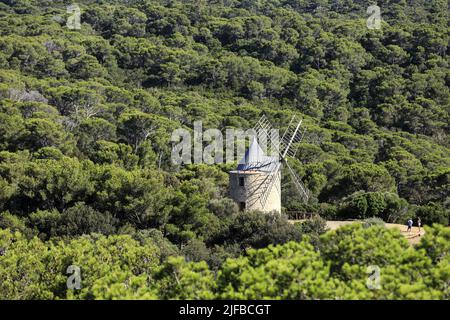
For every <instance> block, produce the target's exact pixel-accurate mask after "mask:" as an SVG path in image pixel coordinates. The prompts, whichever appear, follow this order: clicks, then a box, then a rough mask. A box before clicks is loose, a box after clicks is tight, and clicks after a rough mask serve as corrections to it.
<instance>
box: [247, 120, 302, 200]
mask: <svg viewBox="0 0 450 320" xmlns="http://www.w3.org/2000/svg"><path fill="white" fill-rule="evenodd" d="M301 125H302V120H301V119H300V120H299V121H297V119H296V117H295V115H294V116H293V117H292V118H291V120H290V121H289V124H288V126H287V129H286V130H285V132H284V134H283V136H282V138H281V140H280V141H279V142H275V141H274V140H273V139H272V137H271V136H269V132H270V131H271V130H272V129H273V128H272V125H271V124H270V122H269V120H268V119H267V118H266V116H264V115H263V116H262V117H261V118H260V119H259V120H258V122H257V123H256V125H255V127H254V130H255V132H256V134H257V135H258V137H263V138H264V139H267V141H269V145H270V147H271V148H273V149H274V150H276V151H277V153H278V154H279V157H280V160H279V161H278V165H277V166H274V167H271V169H273V172H272V174H271V175H270V179H266V180H268V181H266V182H265V185H264V187H263V188H261V189H262V190H261V191H262V195H261V198H260V199H261V201H262V205H263V207H264V205H265V203H266V202H267V198H268V193H269V191H270V190H271V187H272V185H273V183H274V182H275V181H276V179H278V178H279V174H278V172H279V171H280V169H281V162H284V163H285V164H286V166H287V168H288V171H289V173H290V175H291V177H292V181H293V183H294V185H295V188H296V189H297V191H298V192H299V194H300V197H301V198H302V200H303V201H304V202H307V201H308V199H309V192H308V190H307V189H306V187H305V186H304V185H303V183H302V182H301V180H300V178H299V177H298V175H297V174H296V173H295V171H294V170H293V169H292V167H291V166H290V165H289V163H288V161H287V157H294V156H295V155H296V153H297V149H296V148H295V149H293V145H295V144H297V143H299V142H301V141H302V139H303V136H304V134H305V132H306V129H303V130H301ZM280 161H281V162H280Z"/></svg>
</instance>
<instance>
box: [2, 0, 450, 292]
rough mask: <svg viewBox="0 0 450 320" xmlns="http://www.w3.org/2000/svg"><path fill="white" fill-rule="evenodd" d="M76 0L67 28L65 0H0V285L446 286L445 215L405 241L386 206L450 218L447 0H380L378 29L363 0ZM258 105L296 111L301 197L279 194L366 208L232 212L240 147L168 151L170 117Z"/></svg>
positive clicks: (173, 123) (221, 123) (257, 109)
mask: <svg viewBox="0 0 450 320" xmlns="http://www.w3.org/2000/svg"><path fill="white" fill-rule="evenodd" d="M79 5H80V7H81V11H82V16H81V21H82V27H81V29H80V30H69V29H68V28H67V27H66V24H65V23H64V21H65V20H64V19H65V18H67V12H66V4H65V3H64V2H63V1H53V2H51V3H50V2H49V1H46V2H42V1H41V2H39V1H6V2H3V3H2V4H1V11H2V12H1V19H0V212H1V213H0V227H1V228H3V229H9V230H11V232H12V233H11V232H8V231H0V241H2V242H1V245H0V253H1V254H0V293H1V295H2V296H1V298H13V299H14V298H18V299H25V298H30V299H31V298H33V299H34V298H36V299H37V298H45V299H46V298H49V299H50V298H86V299H118V298H127V299H135V298H143V299H153V298H161V297H163V298H176V299H203V298H204V299H209V298H218V297H219V298H281V297H283V298H291V299H330V298H333V299H337V298H342V299H349V298H362V299H391V298H401V299H414V298H420V299H422V298H423V299H425V298H433V299H434V298H445V299H448V298H449V293H448V274H449V271H448V265H449V263H448V254H447V251H448V248H447V247H446V246H445V241H447V242H448V240H447V239H446V233H445V232H444V231H445V230H446V229H442V228H441V227H433V228H431V229H429V230H428V231H427V236H426V237H425V239H424V240H423V241H422V243H421V244H420V245H419V247H420V249H412V248H410V249H408V247H407V246H406V243H405V242H404V241H403V239H401V237H399V235H398V234H394V232H393V231H387V230H385V229H383V228H380V226H378V225H379V224H381V222H380V221H379V220H378V219H382V220H383V221H385V222H400V221H401V222H404V221H405V218H406V217H415V218H421V220H422V223H423V224H425V225H432V224H433V223H439V224H442V225H444V226H448V224H449V217H450V208H449V203H450V202H449V192H448V190H450V182H449V181H450V180H449V178H450V156H449V155H450V152H449V147H450V139H449V135H448V132H449V123H450V117H449V111H450V107H449V106H450V91H449V86H448V80H449V72H448V39H447V38H448V34H447V31H448V28H447V20H448V18H447V16H446V13H447V11H448V8H447V3H445V2H444V1H440V0H430V1H415V2H414V3H409V2H408V3H407V2H405V1H383V2H382V4H381V6H382V8H383V24H382V30H381V31H376V30H370V29H367V28H365V27H364V20H365V17H366V9H367V8H366V7H367V4H366V3H363V2H361V1H344V2H342V1H340V2H339V1H328V0H323V1H319V2H317V1H310V0H304V1H292V0H261V1H226V3H225V2H223V1H215V2H208V5H207V8H206V7H205V6H204V4H203V3H202V2H198V1H193V0H187V1H179V0H174V1H170V3H161V1H156V0H146V1H123V0H117V1H110V2H105V1H103V2H98V1H97V2H93V1H84V0H80V1H79ZM206 9H207V10H206ZM58 16H59V17H61V19H58ZM261 114H266V115H267V117H268V118H269V120H270V121H271V122H272V123H273V124H274V126H275V127H276V128H280V129H281V130H283V129H285V128H286V126H287V123H288V122H289V119H290V118H291V117H292V116H293V115H296V116H298V117H300V118H302V119H303V120H304V121H303V125H304V127H305V128H306V129H307V131H306V134H305V136H304V139H303V141H302V142H301V143H298V144H296V145H295V146H294V147H298V152H297V153H296V156H295V157H293V158H290V159H289V162H290V164H291V166H292V167H293V169H294V170H295V171H296V172H297V173H298V174H299V176H300V177H301V179H302V181H303V182H304V183H305V184H306V186H307V187H308V189H309V190H310V191H311V201H310V202H309V203H307V204H304V203H302V202H301V200H300V199H299V198H298V194H297V192H296V190H295V188H294V185H293V184H292V181H290V180H289V178H283V179H284V180H283V206H284V208H283V212H286V214H288V215H289V218H296V217H298V216H301V215H303V214H305V215H308V216H309V215H320V216H321V217H323V218H325V219H365V226H366V227H367V228H363V227H362V226H360V227H356V226H351V227H346V228H343V229H341V230H338V231H335V232H331V233H326V234H323V233H324V231H325V225H324V221H323V220H322V219H320V218H314V219H312V220H308V221H306V222H303V223H301V224H298V225H292V224H291V223H289V222H288V221H287V217H285V216H279V215H274V214H267V215H266V214H261V213H258V212H247V213H240V212H238V210H237V207H236V205H235V204H234V203H233V201H232V200H230V199H229V198H228V176H227V171H229V170H230V169H231V168H233V167H234V165H233V164H227V165H214V166H208V165H201V164H195V165H186V166H177V165H174V164H173V163H172V161H171V144H170V136H171V133H172V132H173V130H174V129H178V128H192V125H193V122H194V121H196V120H202V121H203V126H204V128H205V129H208V128H218V129H220V130H221V131H225V129H227V128H240V129H247V128H250V127H252V126H253V125H254V123H255V121H256V119H257V118H258V117H259V116H260V115H261ZM284 170H286V168H285V169H284ZM288 176H289V175H288V174H283V177H288ZM378 222H380V223H378ZM16 232H17V233H16ZM19 233H20V234H19ZM306 235H307V237H308V239H309V240H308V239H307V237H306ZM429 239H433V241H436V245H433V244H432V242H433V241H431V240H429ZM442 239H444V240H442ZM292 241H294V242H292ZM299 241H300V242H299ZM122 242H123V246H122V244H121V243H122ZM442 242H444V244H443V243H442ZM269 245H279V246H272V247H268V248H267V249H262V250H260V251H258V250H249V251H248V253H243V250H244V249H247V248H265V247H267V246H269ZM2 248H3V249H2ZM5 248H7V249H5ZM317 249H320V252H318V251H315V250H317ZM422 249H423V250H422ZM4 250H6V251H4ZM125 250H128V251H129V253H127V252H128V251H125ZM422 251H424V252H425V253H423V252H422ZM2 252H3V253H2ZM5 252H6V253H5ZM11 252H12V253H11ZM179 255H183V257H182V258H180V257H177V256H179ZM83 259H84V260H83ZM72 260H76V261H75V262H77V263H80V264H82V266H81V267H82V268H84V269H85V268H87V269H88V270H89V271H87V274H86V279H85V280H86V282H84V284H85V287H84V288H83V289H82V290H81V291H79V292H75V291H74V292H71V291H67V290H66V289H65V279H66V275H65V271H66V268H67V266H68V265H70V264H72V262H73V261H72ZM205 261H206V263H207V264H205ZM225 261H226V262H225ZM369 263H375V264H379V266H380V267H381V271H382V273H383V274H384V276H383V277H384V278H383V279H384V280H382V286H383V289H381V290H374V291H368V290H367V288H366V287H365V279H366V277H367V274H366V267H367V264H369ZM241 271H242V272H241ZM215 272H217V275H218V278H217V281H216V278H215V275H216V274H215ZM52 274H56V278H55V279H53V278H52V277H51V275H52ZM155 279H156V280H155ZM299 279H300V280H301V281H300V282H299Z"/></svg>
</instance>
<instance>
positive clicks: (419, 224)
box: [417, 217, 422, 237]
mask: <svg viewBox="0 0 450 320" xmlns="http://www.w3.org/2000/svg"><path fill="white" fill-rule="evenodd" d="M417 226H418V227H419V237H420V227H421V226H422V220H420V217H419V218H417Z"/></svg>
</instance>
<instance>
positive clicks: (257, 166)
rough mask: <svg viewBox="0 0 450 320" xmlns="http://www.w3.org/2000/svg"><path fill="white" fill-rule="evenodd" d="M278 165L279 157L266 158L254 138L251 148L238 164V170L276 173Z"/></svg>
mask: <svg viewBox="0 0 450 320" xmlns="http://www.w3.org/2000/svg"><path fill="white" fill-rule="evenodd" d="M278 164H279V162H278V159H277V157H270V156H266V155H265V153H264V151H263V149H262V148H261V147H260V145H259V143H258V140H257V139H256V137H253V141H252V143H251V144H250V147H249V148H248V149H247V151H245V155H244V156H243V157H242V159H241V160H240V161H239V163H238V166H237V170H239V171H246V170H258V171H274V170H276V167H277V165H278Z"/></svg>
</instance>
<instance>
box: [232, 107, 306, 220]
mask: <svg viewBox="0 0 450 320" xmlns="http://www.w3.org/2000/svg"><path fill="white" fill-rule="evenodd" d="M301 125H302V120H301V119H300V120H297V119H296V117H295V116H293V117H292V118H291V120H290V122H289V124H288V126H287V129H286V130H285V132H284V134H283V136H282V137H281V139H279V140H276V139H273V138H272V136H271V134H269V133H271V132H272V130H273V127H272V125H271V124H270V122H269V120H268V119H267V118H266V116H264V115H263V116H262V117H261V118H260V119H259V120H258V122H257V123H256V125H255V127H254V128H253V129H254V132H255V134H256V135H255V136H254V138H253V141H252V143H251V144H250V147H249V148H248V149H247V150H246V152H245V155H244V157H243V158H242V159H241V160H240V161H239V164H238V167H237V168H236V170H233V171H230V195H231V197H232V198H233V200H234V201H235V202H236V203H238V205H239V208H240V210H260V211H264V212H270V211H277V212H281V167H282V165H285V166H286V167H287V169H288V172H289V173H290V175H291V178H292V182H293V183H294V186H295V188H296V190H297V191H298V193H299V196H300V197H301V199H302V201H303V202H307V201H308V199H309V192H308V190H307V189H306V187H305V186H304V185H303V183H302V182H301V180H300V178H299V177H298V175H297V174H296V173H295V171H294V170H293V169H292V168H291V166H290V165H289V163H288V161H287V158H288V157H294V156H295V154H296V149H294V148H293V145H294V144H296V143H299V142H301V141H302V139H303V136H304V134H305V132H306V129H302V128H301ZM256 137H258V138H259V139H260V140H264V141H267V142H268V144H269V147H270V148H271V150H272V151H274V153H275V154H276V156H267V155H266V154H265V153H264V151H263V150H262V148H261V147H260V145H259V143H258V140H257V138H256Z"/></svg>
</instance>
